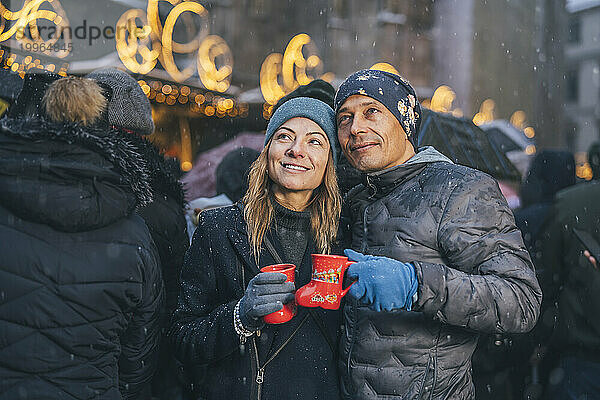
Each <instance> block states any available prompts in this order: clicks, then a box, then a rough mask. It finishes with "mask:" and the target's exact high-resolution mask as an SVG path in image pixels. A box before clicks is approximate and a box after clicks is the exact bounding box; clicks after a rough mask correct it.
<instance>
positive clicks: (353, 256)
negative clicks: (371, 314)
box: [344, 249, 419, 311]
mask: <svg viewBox="0 0 600 400" xmlns="http://www.w3.org/2000/svg"><path fill="white" fill-rule="evenodd" d="M344 254H345V255H346V256H347V257H348V258H349V259H350V260H351V261H356V263H354V264H352V265H350V267H348V270H347V272H346V275H347V276H348V278H349V279H357V278H358V281H357V282H356V283H354V284H353V285H352V287H351V288H350V292H349V294H350V296H352V297H354V298H355V299H357V300H358V301H360V302H361V303H363V304H365V305H368V306H369V308H371V309H372V310H374V311H394V310H400V309H402V308H405V309H406V310H407V311H410V309H411V307H412V302H413V296H414V295H415V294H416V293H417V288H418V287H419V283H418V282H417V274H416V273H415V268H414V267H413V266H412V264H409V263H403V262H402V261H398V260H394V259H392V258H387V257H380V256H369V255H364V254H361V253H358V252H356V251H354V250H350V249H346V250H344Z"/></svg>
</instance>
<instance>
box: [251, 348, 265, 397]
mask: <svg viewBox="0 0 600 400" xmlns="http://www.w3.org/2000/svg"><path fill="white" fill-rule="evenodd" d="M252 347H253V348H254V359H255V362H256V399H257V400H260V398H261V395H262V384H263V377H264V372H265V369H264V366H263V367H262V368H261V367H260V361H259V360H258V347H256V338H255V337H254V336H253V337H252Z"/></svg>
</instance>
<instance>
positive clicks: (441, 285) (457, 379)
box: [335, 70, 541, 399]
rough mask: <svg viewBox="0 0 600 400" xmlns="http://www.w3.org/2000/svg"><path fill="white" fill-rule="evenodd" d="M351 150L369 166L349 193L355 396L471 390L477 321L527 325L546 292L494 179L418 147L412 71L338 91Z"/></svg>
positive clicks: (489, 326)
mask: <svg viewBox="0 0 600 400" xmlns="http://www.w3.org/2000/svg"><path fill="white" fill-rule="evenodd" d="M335 106H336V113H337V124H338V139H339V142H340V145H341V149H342V151H343V152H344V154H345V155H346V157H347V158H348V160H349V161H350V163H351V164H352V165H354V166H355V167H356V168H357V169H359V170H361V171H362V172H363V173H364V178H363V179H364V180H363V184H362V185H360V186H358V187H357V188H355V189H352V190H351V191H350V192H349V193H348V196H347V202H348V203H347V204H348V206H347V208H346V210H345V212H344V214H346V215H347V216H348V217H347V218H348V219H349V220H350V224H349V225H350V229H351V230H350V235H349V237H350V240H351V241H350V243H351V244H350V246H351V249H347V250H346V251H345V253H346V255H347V256H348V257H349V258H350V259H351V260H354V261H357V262H356V263H355V264H352V265H351V266H350V267H349V268H348V271H347V276H348V278H349V279H357V282H356V283H354V284H353V285H352V287H351V288H350V292H349V296H347V301H346V305H345V307H344V326H345V329H344V335H342V340H341V343H340V349H341V357H340V362H339V368H340V371H341V375H342V395H343V397H344V398H346V399H376V398H383V397H386V398H387V397H389V398H392V397H394V398H402V399H422V398H426V399H473V398H474V396H475V393H474V387H473V382H472V378H471V355H472V354H473V351H474V349H475V346H476V344H477V340H478V336H479V332H526V331H528V330H530V329H531V328H533V326H534V324H535V322H536V319H537V317H538V312H539V306H540V302H541V291H540V288H539V285H538V282H537V279H536V276H535V272H534V268H533V265H532V262H531V259H530V257H529V254H528V253H527V250H526V249H525V246H524V244H523V240H522V238H521V234H520V232H519V230H518V229H517V227H516V226H515V223H514V218H513V215H512V212H511V211H510V209H509V207H508V204H507V203H506V200H505V199H504V197H503V196H502V193H501V192H500V189H499V188H498V184H497V183H496V182H495V181H494V179H493V178H491V177H490V176H488V175H486V174H485V173H482V172H480V171H476V170H473V169H471V168H467V167H464V166H460V165H456V164H454V163H452V162H451V161H450V160H449V159H448V158H446V157H445V156H443V155H442V154H440V153H439V152H437V151H436V150H435V149H434V148H432V147H425V148H418V150H416V151H415V149H417V143H418V136H417V135H418V129H419V124H420V117H421V108H420V106H419V103H418V101H417V96H416V94H415V92H414V89H413V88H412V87H411V86H410V84H409V83H408V82H407V81H406V80H405V79H403V78H402V77H400V76H398V75H395V74H391V73H387V72H383V71H374V70H363V71H358V72H356V73H354V74H352V75H351V76H349V77H348V78H347V79H346V80H345V81H344V82H343V83H342V85H341V86H340V88H339V89H338V92H337V93H336V98H335Z"/></svg>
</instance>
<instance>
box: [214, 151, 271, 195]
mask: <svg viewBox="0 0 600 400" xmlns="http://www.w3.org/2000/svg"><path fill="white" fill-rule="evenodd" d="M259 154H260V152H258V151H257V150H254V149H251V148H249V147H240V148H238V149H234V150H231V151H230V152H229V153H227V154H226V155H225V157H223V159H222V160H221V162H220V163H219V165H218V166H217V170H216V171H215V184H216V190H217V196H218V195H221V194H224V195H225V196H227V198H228V199H229V200H231V202H232V203H235V202H237V201H239V200H240V199H241V198H242V197H243V196H244V194H246V192H247V191H248V172H249V171H250V166H251V165H252V163H253V162H254V161H256V159H257V158H258V156H259Z"/></svg>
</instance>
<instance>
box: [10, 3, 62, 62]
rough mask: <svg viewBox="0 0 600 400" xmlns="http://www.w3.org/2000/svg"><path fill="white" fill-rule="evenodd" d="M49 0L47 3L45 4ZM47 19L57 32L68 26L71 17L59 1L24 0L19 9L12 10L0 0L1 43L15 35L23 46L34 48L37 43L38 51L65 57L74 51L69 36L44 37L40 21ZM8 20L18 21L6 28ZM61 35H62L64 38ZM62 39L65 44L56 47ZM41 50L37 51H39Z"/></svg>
mask: <svg viewBox="0 0 600 400" xmlns="http://www.w3.org/2000/svg"><path fill="white" fill-rule="evenodd" d="M44 3H47V4H44ZM42 5H48V6H50V7H52V10H45V9H41V10H40V7H41V6H42ZM38 19H44V20H47V21H50V22H52V23H54V24H55V26H56V31H55V32H60V33H62V32H64V30H65V29H67V28H69V19H68V18H67V15H66V13H65V10H64V9H63V8H62V5H61V4H60V1H58V0H25V2H24V3H23V7H22V8H21V9H20V10H19V11H10V10H9V9H7V8H6V7H5V6H4V5H3V4H2V3H1V2H0V42H4V41H6V40H8V39H10V38H11V37H13V36H14V37H15V38H16V39H17V41H19V42H20V43H21V44H22V45H24V46H27V47H29V48H31V47H32V46H34V45H35V47H36V49H39V53H42V54H45V55H53V56H55V57H58V58H64V57H66V56H67V55H68V54H69V53H70V52H71V48H72V47H71V46H70V45H69V44H70V43H71V37H70V35H61V34H56V35H53V37H50V38H48V40H44V39H43V38H42V36H41V35H40V32H39V29H38V26H37V20H38ZM7 21H16V22H15V23H14V24H13V25H12V26H11V27H10V28H9V29H7V30H5V28H6V22H7ZM27 27H29V34H30V36H31V38H29V37H28V36H27V35H25V33H24V32H25V29H26V28H27ZM61 36H63V37H62V38H61ZM59 40H63V45H61V46H57V42H58V41H59ZM37 51H38V50H36V52H37Z"/></svg>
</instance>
